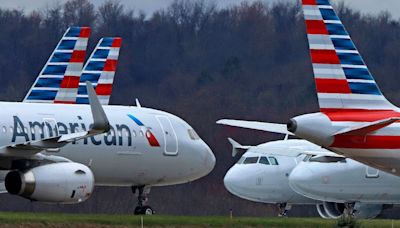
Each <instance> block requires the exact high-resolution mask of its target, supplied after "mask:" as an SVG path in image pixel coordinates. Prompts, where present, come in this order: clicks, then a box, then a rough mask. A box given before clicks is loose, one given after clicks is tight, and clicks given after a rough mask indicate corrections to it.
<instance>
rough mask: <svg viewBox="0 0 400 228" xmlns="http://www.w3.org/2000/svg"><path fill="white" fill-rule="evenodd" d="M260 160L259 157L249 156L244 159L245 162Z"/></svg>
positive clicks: (250, 162)
mask: <svg viewBox="0 0 400 228" xmlns="http://www.w3.org/2000/svg"><path fill="white" fill-rule="evenodd" d="M257 161H258V157H247V158H246V159H244V162H243V164H255V163H257Z"/></svg>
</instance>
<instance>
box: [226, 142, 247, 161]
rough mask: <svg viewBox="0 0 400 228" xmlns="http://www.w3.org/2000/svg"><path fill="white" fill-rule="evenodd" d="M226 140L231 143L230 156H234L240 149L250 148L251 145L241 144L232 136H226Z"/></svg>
mask: <svg viewBox="0 0 400 228" xmlns="http://www.w3.org/2000/svg"><path fill="white" fill-rule="evenodd" d="M228 141H229V142H230V144H231V145H232V157H235V156H236V154H237V153H238V152H240V151H241V150H248V149H250V148H251V146H242V145H240V144H239V143H238V142H236V141H235V140H233V139H232V138H228Z"/></svg>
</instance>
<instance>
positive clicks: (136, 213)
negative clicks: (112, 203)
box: [134, 206, 143, 215]
mask: <svg viewBox="0 0 400 228" xmlns="http://www.w3.org/2000/svg"><path fill="white" fill-rule="evenodd" d="M142 210H143V207H140V206H137V207H136V208H135V212H134V215H141V214H142Z"/></svg>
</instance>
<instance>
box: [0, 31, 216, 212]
mask: <svg viewBox="0 0 400 228" xmlns="http://www.w3.org/2000/svg"><path fill="white" fill-rule="evenodd" d="M85 31H87V30H85V29H80V30H79V29H76V28H72V29H69V30H68V31H67V32H66V33H65V35H64V37H65V38H66V39H65V40H62V41H61V42H60V43H59V44H58V45H57V48H56V50H57V52H55V53H53V55H52V57H51V58H50V59H49V61H48V64H46V66H45V67H44V68H43V70H42V71H41V73H40V75H39V78H38V79H37V80H36V81H35V84H34V85H35V86H34V87H33V88H32V89H31V90H30V92H29V95H28V96H27V98H26V100H29V101H28V102H0V107H1V109H2V112H1V113H0V117H1V121H0V134H1V136H0V145H1V146H0V169H1V170H3V171H8V173H7V175H6V176H5V178H4V184H5V188H6V190H7V192H8V193H10V194H13V195H18V196H22V197H24V198H27V199H29V200H32V201H40V202H46V203H59V204H72V203H80V202H83V201H85V200H87V199H88V198H89V197H90V195H91V194H92V192H93V188H94V185H96V186H127V187H131V188H132V192H133V193H136V192H137V193H138V205H137V207H136V208H135V214H153V213H154V210H153V209H152V208H151V207H150V206H148V205H146V201H147V195H148V193H149V192H150V188H151V187H153V186H166V185H175V184H182V183H187V182H190V181H194V180H196V179H199V178H201V177H203V176H205V175H207V174H208V173H210V172H211V171H212V170H213V168H214V166H215V156H214V154H213V153H212V151H211V149H210V148H209V147H208V145H207V144H206V143H205V142H204V141H203V140H202V139H201V138H200V137H199V135H198V134H197V133H196V132H195V130H194V129H193V128H192V127H191V126H190V125H189V124H188V123H186V122H185V121H184V120H182V119H181V118H179V117H177V116H175V115H172V114H170V113H167V112H164V111H160V110H156V109H151V108H145V107H142V106H140V105H137V106H136V107H128V106H114V105H108V106H104V107H103V106H102V105H101V103H100V101H99V98H98V97H97V95H96V91H95V89H94V88H93V85H92V83H91V82H86V91H87V93H88V101H89V105H80V104H74V103H75V102H76V101H75V100H74V99H73V97H76V96H75V95H74V93H78V87H77V84H78V83H77V82H79V79H78V78H77V77H78V76H80V74H81V72H78V71H79V69H80V67H81V66H82V64H83V63H81V60H82V59H84V57H82V49H83V48H82V46H83V45H82V43H83V42H85V39H86V40H87V37H88V34H87V32H85ZM86 42H87V41H86ZM71 48H73V51H70V50H69V49H71ZM66 49H68V50H66ZM75 49H77V50H79V52H78V54H74V53H76V50H75ZM58 50H61V51H60V52H58ZM56 53H59V54H56ZM64 53H68V54H69V55H72V56H75V55H76V56H78V57H79V58H78V57H77V58H78V59H79V61H76V62H73V61H66V60H65V56H64V55H62V54H64ZM54 57H57V58H54ZM60 59H61V60H60ZM72 59H74V58H72ZM56 60H57V61H56ZM88 66H89V65H88ZM96 70H98V69H96ZM103 70H104V68H103ZM60 75H62V76H64V75H65V77H64V78H63V79H60ZM43 78H47V79H49V78H52V79H54V84H45V85H43V84H41V83H42V80H41V79H43ZM56 79H57V80H56ZM65 79H68V80H66V83H63V82H64V80H65ZM62 95H64V96H62ZM60 97H61V98H60ZM54 103H57V105H54Z"/></svg>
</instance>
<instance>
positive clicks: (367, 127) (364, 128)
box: [334, 117, 400, 136]
mask: <svg viewBox="0 0 400 228" xmlns="http://www.w3.org/2000/svg"><path fill="white" fill-rule="evenodd" d="M399 120H400V117H392V118H387V119H383V120H378V121H375V122H372V123H366V124H362V125H358V126H353V127H347V128H345V129H343V130H340V131H338V132H336V133H335V134H334V135H335V136H337V135H367V134H369V133H372V132H374V131H377V130H379V129H381V128H384V127H386V126H389V125H391V124H392V123H394V122H397V121H399Z"/></svg>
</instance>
